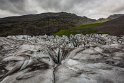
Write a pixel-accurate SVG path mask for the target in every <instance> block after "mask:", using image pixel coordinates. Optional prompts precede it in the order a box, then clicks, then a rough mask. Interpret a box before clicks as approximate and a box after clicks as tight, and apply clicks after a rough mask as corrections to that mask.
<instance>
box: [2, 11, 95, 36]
mask: <svg viewBox="0 0 124 83" xmlns="http://www.w3.org/2000/svg"><path fill="white" fill-rule="evenodd" d="M94 22H96V20H94V19H90V18H87V17H80V16H77V15H75V14H71V13H66V12H60V13H50V12H49V13H42V14H34V15H24V16H14V17H6V18H1V19H0V36H8V35H44V34H47V35H52V34H54V33H56V32H58V31H60V30H63V29H70V28H72V27H76V26H80V25H82V24H90V23H94Z"/></svg>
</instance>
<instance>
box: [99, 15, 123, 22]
mask: <svg viewBox="0 0 124 83" xmlns="http://www.w3.org/2000/svg"><path fill="white" fill-rule="evenodd" d="M123 15H124V14H113V15H110V16H108V17H107V18H99V19H98V20H97V22H106V21H110V20H113V19H116V18H119V17H121V16H123Z"/></svg>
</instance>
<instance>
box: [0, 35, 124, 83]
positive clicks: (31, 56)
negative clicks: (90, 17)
mask: <svg viewBox="0 0 124 83" xmlns="http://www.w3.org/2000/svg"><path fill="white" fill-rule="evenodd" d="M0 80H1V81H0V83H124V36H120V37H117V36H110V35H107V34H87V35H82V34H77V35H71V36H70V37H67V36H62V37H59V36H47V35H44V36H27V35H18V36H8V37H0Z"/></svg>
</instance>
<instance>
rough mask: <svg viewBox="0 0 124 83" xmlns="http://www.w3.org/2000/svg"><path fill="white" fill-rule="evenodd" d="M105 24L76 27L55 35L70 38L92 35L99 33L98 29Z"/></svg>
mask: <svg viewBox="0 0 124 83" xmlns="http://www.w3.org/2000/svg"><path fill="white" fill-rule="evenodd" d="M103 24H104V22H101V23H93V24H86V25H81V26H78V27H74V28H71V29H66V30H60V31H59V32H57V33H55V35H59V36H62V35H67V36H69V35H70V34H73V35H74V34H79V33H82V34H92V33H97V29H96V27H99V26H102V25H103Z"/></svg>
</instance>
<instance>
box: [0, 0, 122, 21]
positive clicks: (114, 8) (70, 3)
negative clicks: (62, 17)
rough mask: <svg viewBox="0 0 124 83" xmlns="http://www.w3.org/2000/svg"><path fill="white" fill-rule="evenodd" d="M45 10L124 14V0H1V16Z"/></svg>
mask: <svg viewBox="0 0 124 83" xmlns="http://www.w3.org/2000/svg"><path fill="white" fill-rule="evenodd" d="M44 12H70V13H75V14H77V15H79V16H87V17H90V18H96V19H97V18H102V17H107V16H109V15H111V14H118V13H120V14H124V0H0V18H2V17H7V16H18V15H25V14H39V13H44Z"/></svg>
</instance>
